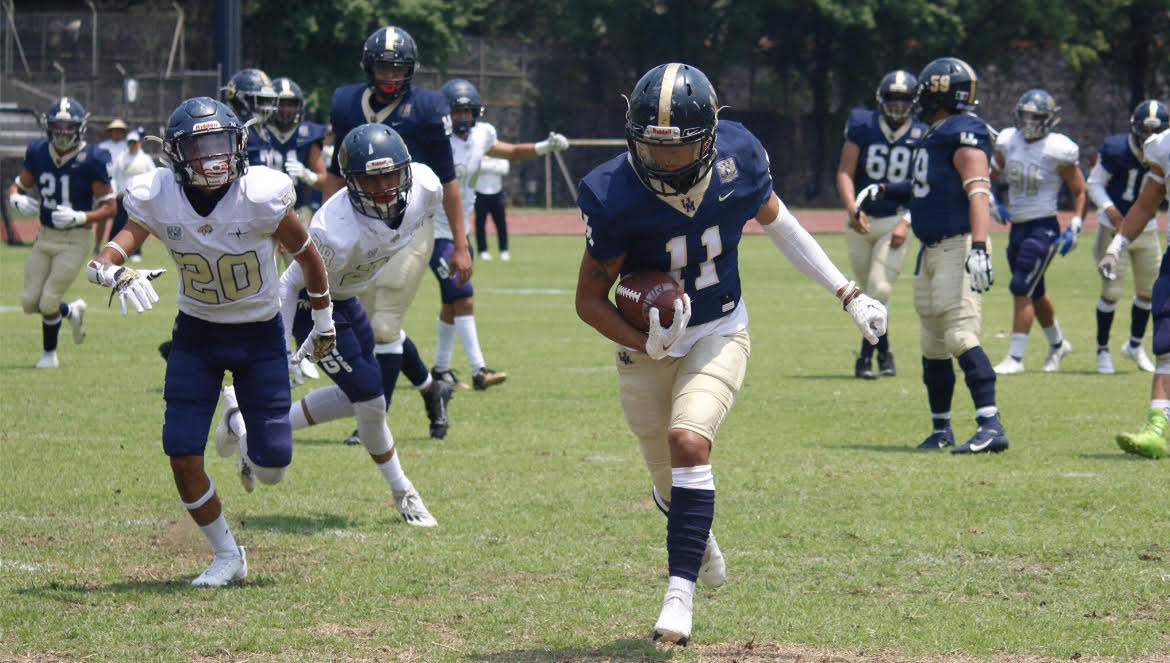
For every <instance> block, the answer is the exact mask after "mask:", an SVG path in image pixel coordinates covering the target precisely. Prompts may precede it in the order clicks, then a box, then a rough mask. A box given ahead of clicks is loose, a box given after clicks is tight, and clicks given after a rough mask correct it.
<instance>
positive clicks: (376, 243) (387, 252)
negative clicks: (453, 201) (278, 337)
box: [285, 163, 443, 325]
mask: <svg viewBox="0 0 1170 663" xmlns="http://www.w3.org/2000/svg"><path fill="white" fill-rule="evenodd" d="M410 174H411V184H410V204H408V205H407V206H406V213H405V214H404V215H403V217H402V223H401V224H400V225H399V226H398V228H397V229H396V230H392V229H391V228H390V227H389V226H387V225H386V224H385V223H383V222H382V220H381V219H375V218H371V217H368V216H365V215H363V214H360V213H359V212H358V211H357V210H355V209H354V208H353V205H351V204H350V202H349V189H347V188H344V187H343V188H342V189H341V190H339V191H338V192H337V193H335V194H333V196H331V197H330V198H329V200H327V201H325V204H324V205H322V206H321V209H319V210H317V213H316V214H314V215H313V219H312V221H310V222H309V236H310V237H312V238H313V243H314V244H316V245H317V251H318V252H320V254H321V259H322V260H323V261H324V262H325V269H326V271H327V272H328V274H329V293H330V295H331V296H332V297H333V299H334V300H335V301H342V300H345V299H350V298H352V297H356V296H358V295H359V294H361V292H362V291H363V290H365V289H366V288H367V287H369V285H370V284H371V283H373V281H374V279H375V278H377V276H378V274H379V273H380V272H381V271H382V269H383V268H384V267H385V266H386V263H387V262H389V261H390V258H392V257H393V256H394V254H396V253H398V252H399V251H400V250H401V249H402V248H403V247H404V246H406V245H407V244H409V243H410V240H411V239H412V238H413V237H414V234H415V232H416V231H418V229H419V228H420V227H421V226H422V225H423V222H424V221H425V220H426V218H427V217H428V216H433V215H434V214H436V213H437V212H438V213H441V212H442V205H443V187H442V185H441V184H439V177H438V176H437V175H435V173H434V171H432V170H431V169H430V168H428V167H426V166H424V165H423V164H421V163H412V164H410ZM289 269H290V270H293V269H295V270H297V274H298V275H299V272H300V268H299V267H297V266H294V265H290V266H289ZM285 278H288V277H287V276H286V277H285ZM300 278H303V277H300ZM293 296H294V297H295V296H296V293H295V292H294V293H293ZM286 324H289V325H291V324H292V322H291V321H286Z"/></svg>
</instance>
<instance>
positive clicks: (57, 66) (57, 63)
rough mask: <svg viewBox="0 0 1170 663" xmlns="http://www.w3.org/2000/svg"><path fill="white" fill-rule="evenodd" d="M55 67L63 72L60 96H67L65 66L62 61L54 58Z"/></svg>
mask: <svg viewBox="0 0 1170 663" xmlns="http://www.w3.org/2000/svg"><path fill="white" fill-rule="evenodd" d="M53 68H54V69H56V70H57V71H59V72H61V94H60V95H59V96H62V97H64V96H65V67H62V66H61V63H60V62H57V61H56V60H53Z"/></svg>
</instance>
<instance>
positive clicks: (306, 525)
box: [240, 513, 350, 534]
mask: <svg viewBox="0 0 1170 663" xmlns="http://www.w3.org/2000/svg"><path fill="white" fill-rule="evenodd" d="M349 526H350V520H349V518H346V517H345V516H339V515H337V514H334V513H325V514H319V515H317V516H285V515H280V516H247V517H245V518H241V519H240V529H260V530H271V531H275V532H281V533H282V534H320V533H321V532H325V531H329V530H337V529H346V528H348V527H349Z"/></svg>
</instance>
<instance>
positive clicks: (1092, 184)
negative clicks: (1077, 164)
mask: <svg viewBox="0 0 1170 663" xmlns="http://www.w3.org/2000/svg"><path fill="white" fill-rule="evenodd" d="M1110 177H1112V176H1111V175H1110V174H1109V171H1107V170H1105V168H1104V167H1103V166H1102V165H1101V162H1100V161H1098V162H1097V163H1096V165H1094V166H1093V170H1091V171H1089V179H1088V180H1087V181H1086V182H1087V184H1088V185H1089V200H1092V201H1093V204H1094V205H1096V206H1097V209H1099V210H1101V211H1102V212H1104V211H1105V208H1106V207H1109V206H1111V205H1112V204H1113V200H1112V199H1111V198H1109V194H1108V193H1107V192H1106V191H1105V185H1106V184H1109V179H1110Z"/></svg>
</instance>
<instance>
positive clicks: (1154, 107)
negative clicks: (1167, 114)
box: [1150, 101, 1158, 126]
mask: <svg viewBox="0 0 1170 663" xmlns="http://www.w3.org/2000/svg"><path fill="white" fill-rule="evenodd" d="M1150 119H1151V120H1153V121H1154V124H1155V126H1156V125H1157V124H1158V102H1156V101H1155V102H1154V103H1152V104H1150Z"/></svg>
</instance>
